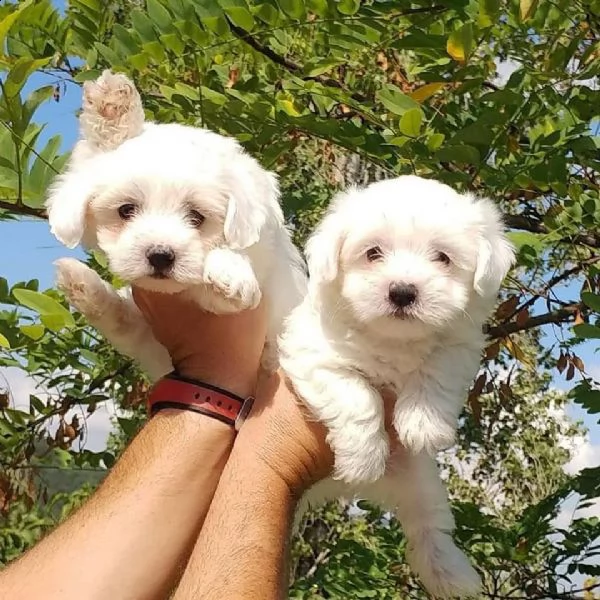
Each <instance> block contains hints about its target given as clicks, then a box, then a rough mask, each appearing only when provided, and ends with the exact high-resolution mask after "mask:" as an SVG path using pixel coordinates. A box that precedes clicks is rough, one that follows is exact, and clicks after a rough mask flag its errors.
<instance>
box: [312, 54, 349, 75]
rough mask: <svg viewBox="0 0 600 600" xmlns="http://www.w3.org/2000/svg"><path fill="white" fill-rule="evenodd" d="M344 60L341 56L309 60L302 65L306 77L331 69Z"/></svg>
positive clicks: (341, 63) (343, 62)
mask: <svg viewBox="0 0 600 600" xmlns="http://www.w3.org/2000/svg"><path fill="white" fill-rule="evenodd" d="M345 62H346V61H345V60H343V59H341V58H325V59H316V60H313V61H309V62H307V63H306V64H305V65H304V72H305V73H306V75H307V76H308V77H316V76H317V75H322V74H323V73H327V72H328V71H331V69H333V68H335V67H338V66H339V65H343V64H345Z"/></svg>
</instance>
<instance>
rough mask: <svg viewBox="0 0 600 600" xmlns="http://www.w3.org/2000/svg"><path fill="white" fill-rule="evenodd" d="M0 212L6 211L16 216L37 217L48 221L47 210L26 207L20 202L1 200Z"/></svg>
mask: <svg viewBox="0 0 600 600" xmlns="http://www.w3.org/2000/svg"><path fill="white" fill-rule="evenodd" d="M0 210H6V211H8V212H10V213H13V214H16V215H22V216H27V217H37V218H38V219H46V218H47V217H48V215H47V214H46V211H45V209H43V208H33V207H31V206H26V205H25V204H23V203H22V202H20V201H19V202H10V201H9V200H0Z"/></svg>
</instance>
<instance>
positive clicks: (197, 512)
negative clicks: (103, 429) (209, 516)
mask: <svg viewBox="0 0 600 600" xmlns="http://www.w3.org/2000/svg"><path fill="white" fill-rule="evenodd" d="M232 439H233V433H232V432H231V429H230V428H229V427H228V426H226V425H224V424H222V423H220V422H218V421H216V420H213V419H209V418H206V417H204V416H201V415H197V414H193V413H189V412H172V413H171V412H166V411H165V412H163V413H159V414H158V415H157V416H156V417H154V418H153V419H152V420H151V421H150V422H149V423H148V425H147V426H146V427H145V428H144V429H143V430H142V432H140V434H139V435H138V436H137V438H136V439H135V440H134V441H133V442H132V443H131V445H130V447H129V448H128V449H127V451H126V452H125V454H124V455H123V457H122V458H121V460H120V461H119V462H118V463H117V465H116V466H115V468H114V470H113V471H112V472H111V474H110V475H109V476H108V477H107V479H106V481H105V482H104V483H103V485H102V486H101V487H100V489H99V490H98V492H97V493H96V494H95V495H94V497H93V498H92V499H91V500H90V501H89V502H88V503H86V504H85V505H84V506H83V507H82V508H81V509H80V510H79V511H78V512H77V513H76V514H75V515H74V516H73V517H71V518H70V519H69V520H68V521H66V522H65V523H64V524H63V525H61V526H60V527H59V528H58V529H57V530H55V531H54V532H53V533H52V534H50V535H49V536H48V537H47V538H46V539H45V540H44V541H43V542H42V543H40V544H39V545H38V546H36V547H35V548H34V549H33V550H31V551H30V552H29V553H28V554H26V555H25V556H24V557H23V558H22V559H21V560H19V561H17V562H16V563H14V564H13V565H11V566H9V567H8V568H7V569H6V570H5V571H4V572H3V573H2V574H0V587H1V588H2V590H3V594H5V595H6V596H7V597H8V596H10V597H11V598H13V599H14V600H30V599H31V598H38V597H39V598H41V597H43V598H45V599H46V600H54V599H55V598H56V599H58V598H60V599H61V600H70V599H71V598H73V600H75V599H76V600H79V599H80V598H81V594H82V590H85V595H86V598H87V599H89V600H93V599H95V598H98V599H102V600H105V599H106V598H111V600H121V599H129V598H131V599H134V598H135V599H137V598H148V599H150V598H157V599H159V598H161V599H162V598H164V597H165V595H166V593H167V591H168V590H169V589H171V588H172V587H173V586H174V583H175V581H176V578H177V576H178V575H179V571H180V569H182V568H183V566H184V565H185V561H186V559H187V556H188V553H189V551H190V549H191V546H192V545H193V543H194V540H195V538H196V536H197V534H198V531H199V529H200V527H201V525H202V522H203V520H204V517H205V515H206V513H207V511H208V507H209V505H210V501H211V499H212V495H213V493H214V490H215V488H216V485H217V482H218V479H219V476H220V474H221V471H222V469H223V465H224V464H225V461H226V460H227V457H228V455H229V452H230V448H231V443H232ZM32 573H35V577H32Z"/></svg>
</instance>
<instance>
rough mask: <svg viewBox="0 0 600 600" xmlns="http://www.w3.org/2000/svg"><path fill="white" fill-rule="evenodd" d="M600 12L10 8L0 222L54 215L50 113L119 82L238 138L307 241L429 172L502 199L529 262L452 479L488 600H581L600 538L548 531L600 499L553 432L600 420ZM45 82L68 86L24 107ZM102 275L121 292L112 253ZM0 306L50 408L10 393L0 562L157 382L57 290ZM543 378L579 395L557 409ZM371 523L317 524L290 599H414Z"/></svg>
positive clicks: (2, 41)
mask: <svg viewBox="0 0 600 600" xmlns="http://www.w3.org/2000/svg"><path fill="white" fill-rule="evenodd" d="M599 15H600V2H598V0H590V1H588V0H577V1H576V2H566V0H553V2H535V1H534V2H532V1H531V0H438V1H437V2H433V1H431V0H417V1H415V2H406V1H404V0H398V1H395V2H391V1H389V0H363V1H361V0H308V1H306V2H303V1H301V0H252V1H249V0H146V1H143V0H139V1H135V2H125V1H122V2H116V1H115V2H104V1H103V0H71V1H70V2H69V3H68V10H67V11H66V14H65V15H61V14H60V13H59V11H58V10H57V9H56V8H54V7H53V5H52V3H51V2H50V0H38V1H35V2H34V1H32V0H25V1H23V2H18V3H4V5H3V6H1V7H0V71H1V76H0V92H1V94H0V125H2V127H0V218H5V219H6V218H15V217H18V216H24V215H25V216H35V217H40V218H43V217H44V211H43V201H44V195H45V190H46V188H47V186H48V184H49V182H50V181H51V179H52V177H53V176H54V174H55V173H56V172H57V171H60V169H61V168H62V166H63V164H64V162H65V160H66V156H62V155H60V153H59V148H60V143H59V140H58V139H57V138H53V139H50V140H46V141H44V142H43V143H42V142H41V141H40V140H42V139H44V138H43V136H42V132H43V124H40V123H38V122H37V121H36V120H35V113H36V109H37V108H38V107H39V106H40V105H41V104H42V103H43V102H47V101H50V99H51V98H53V97H54V99H55V100H57V101H60V98H61V90H62V89H63V86H64V85H65V84H64V82H65V81H69V82H76V83H81V82H82V81H84V80H86V79H90V78H94V77H96V76H97V75H98V74H99V72H100V70H101V69H103V68H105V67H107V66H110V67H111V68H113V69H116V70H122V71H124V72H127V73H128V74H129V75H131V76H132V77H133V78H134V79H135V81H136V83H137V85H138V86H139V88H140V90H141V91H142V95H143V98H144V102H145V106H146V109H147V113H148V116H149V117H150V118H153V119H155V120H157V121H176V122H184V123H188V124H194V125H198V126H206V127H210V128H212V129H215V130H217V131H220V132H224V133H227V134H230V135H233V136H236V137H237V138H238V139H239V140H240V141H241V142H242V143H243V144H244V145H245V146H246V147H247V149H248V150H249V151H250V152H251V153H253V154H254V155H256V156H257V157H258V158H260V160H261V162H262V163H263V164H264V165H265V166H268V167H270V168H272V169H273V170H275V171H277V172H278V174H279V175H280V178H281V182H282V190H283V202H284V208H285V211H286V214H287V216H288V218H289V220H290V223H291V224H292V225H293V226H294V228H295V233H296V239H297V241H298V242H299V243H302V241H303V239H304V238H305V236H306V235H307V233H308V232H309V231H310V230H311V228H312V227H313V225H314V223H315V221H316V220H317V219H318V217H319V215H320V213H321V211H322V209H323V208H324V207H325V206H326V204H327V201H328V200H329V198H330V197H331V195H332V193H333V192H334V191H335V190H336V189H338V188H339V187H341V186H343V185H346V184H347V183H353V182H359V183H360V182H364V181H368V180H371V179H374V178H379V177H384V176H393V175H396V174H401V173H412V172H415V173H418V174H420V175H426V176H432V177H436V178H438V179H441V180H443V181H445V182H447V183H450V184H452V185H454V186H456V187H457V188H459V189H462V190H471V191H473V192H476V193H481V194H486V195H489V196H492V197H494V198H495V199H496V200H497V201H498V202H499V204H500V206H501V208H502V210H503V212H504V214H505V218H506V223H507V225H508V226H509V228H510V229H511V236H512V239H513V241H514V242H515V244H516V246H517V248H518V256H519V264H518V267H517V268H516V269H515V270H514V272H513V274H512V275H511V276H510V277H509V278H508V279H507V281H506V282H505V287H504V289H503V292H502V302H501V304H500V305H499V306H498V308H497V310H496V313H495V315H494V317H493V319H492V320H491V322H490V323H489V327H488V334H489V337H490V344H489V346H488V348H487V350H486V356H485V361H484V362H483V365H482V371H481V374H480V377H479V378H478V380H477V381H476V382H475V384H474V386H473V389H472V390H471V392H470V394H469V398H468V404H467V408H466V411H465V414H464V417H463V422H462V426H461V437H460V442H459V444H458V445H457V447H456V448H455V449H454V453H453V454H451V455H448V456H446V457H443V464H444V470H445V472H446V474H447V476H448V479H449V482H450V485H451V488H452V490H453V494H454V497H455V499H456V514H457V523H458V531H457V537H458V540H459V542H460V543H461V544H462V545H463V546H464V547H465V548H466V549H467V550H468V551H470V552H471V553H472V555H473V557H474V559H475V561H476V564H477V565H478V566H479V567H480V569H481V571H482V573H483V574H484V576H485V581H486V591H487V593H488V594H490V595H492V597H495V598H509V597H510V598H530V599H535V598H563V597H567V596H565V595H564V594H565V590H568V589H569V586H570V585H571V584H570V583H569V581H570V580H566V579H565V578H564V577H563V575H565V574H566V575H569V576H571V577H572V576H574V575H577V574H579V575H581V576H586V577H587V576H590V577H593V576H595V575H598V572H597V571H598V570H599V568H598V567H597V564H598V563H597V561H596V562H595V563H594V556H595V555H596V554H597V547H595V546H594V543H595V540H596V538H597V537H598V535H599V529H600V525H599V523H598V521H597V520H594V519H577V520H574V521H573V522H572V523H571V524H570V525H569V526H568V528H567V529H564V530H562V531H561V530H559V529H557V527H556V522H555V521H553V519H554V517H555V516H556V514H557V512H558V511H559V509H560V506H561V503H562V502H563V501H564V499H565V498H567V497H569V496H570V495H572V494H573V493H578V494H580V495H581V496H582V497H583V498H586V497H587V498H590V499H591V498H595V497H597V496H599V495H600V468H596V469H588V470H586V471H584V472H583V473H581V474H580V475H578V476H576V477H572V478H569V477H567V476H566V475H564V473H563V466H564V464H565V463H566V462H567V461H568V459H569V448H568V445H567V446H565V447H561V445H560V442H561V440H564V439H569V438H570V437H572V436H573V435H575V434H577V431H576V428H572V427H570V426H567V425H565V424H564V422H563V421H561V417H560V414H561V411H562V409H563V407H564V406H565V403H566V402H567V401H573V402H575V403H577V404H578V405H580V406H581V407H582V408H584V409H585V410H586V411H588V412H589V413H590V414H591V415H596V414H598V411H599V409H598V406H600V391H599V390H598V388H597V386H596V385H595V384H594V382H593V381H592V380H591V379H590V377H589V376H588V375H587V374H586V369H585V365H584V363H583V361H582V359H581V357H580V356H579V354H581V350H580V349H581V348H585V347H586V346H585V345H586V344H587V345H588V346H589V345H590V344H594V343H596V344H597V341H595V340H597V339H599V338H600V319H599V314H600V271H599V269H598V264H599V262H598V248H600V235H599V234H598V230H597V223H598V221H599V220H600V194H599V171H600V168H599V167H600V161H599V153H598V148H599V145H600V144H599V137H598V135H597V133H598V132H597V129H598V123H599V118H600V115H599V107H600V91H598V89H597V84H598V77H599V75H600V40H599V37H600V16H599ZM498 71H502V72H504V73H506V72H507V71H508V72H509V73H508V75H507V76H505V77H504V78H502V79H498V77H497V73H498ZM40 72H43V73H45V74H47V75H49V76H50V77H52V78H53V79H52V80H53V81H54V82H55V83H54V85H51V86H47V87H43V88H41V89H38V90H35V91H34V92H32V93H30V94H28V95H27V94H25V92H24V91H23V90H24V88H25V85H26V84H27V82H30V81H33V80H34V79H33V78H34V77H35V76H36V74H37V73H40ZM72 84H73V83H70V85H72ZM399 201H418V199H406V200H404V199H399ZM89 260H90V263H91V264H92V265H94V267H95V268H97V269H98V270H99V271H100V272H101V273H103V274H104V275H105V276H106V277H108V274H107V273H106V271H105V265H103V264H102V257H101V256H100V255H98V254H96V255H94V256H90V259H89ZM0 304H2V311H0V365H3V366H11V365H12V366H14V365H19V366H21V367H22V368H24V369H25V370H26V371H27V372H28V373H29V374H30V375H31V376H32V377H35V378H36V380H37V381H38V382H39V384H40V387H45V388H47V390H48V395H47V397H46V398H45V399H42V398H41V397H38V396H31V398H30V408H29V410H26V411H24V410H17V409H15V408H14V406H13V405H12V404H11V402H10V400H11V398H10V396H9V394H8V393H5V394H3V395H0V408H2V413H1V415H0V445H1V446H2V454H1V459H0V460H1V461H2V465H3V471H2V473H1V474H0V511H1V514H2V516H1V517H0V519H2V521H0V522H2V523H3V528H2V533H1V534H0V562H6V561H7V560H9V559H11V558H13V557H14V556H16V555H17V554H18V553H19V552H21V551H22V550H23V549H24V548H25V547H27V545H29V544H31V543H32V542H33V541H34V539H35V538H36V537H37V536H38V535H39V534H40V533H41V532H42V531H43V530H45V529H46V528H47V527H48V526H49V525H50V524H51V523H53V522H54V520H53V519H55V518H56V513H55V512H54V511H55V510H56V509H55V508H53V507H54V505H53V504H52V502H59V499H58V496H56V493H55V491H56V490H53V489H52V486H47V485H46V484H44V483H40V481H39V480H38V477H39V474H40V473H44V472H45V470H53V469H55V467H58V469H55V470H62V469H69V470H70V469H80V470H81V469H92V470H95V469H100V473H99V476H101V475H102V474H103V473H104V470H105V469H106V468H109V467H110V466H111V464H112V463H113V462H114V460H115V456H116V454H117V453H118V450H119V449H120V448H121V447H122V444H123V439H124V438H127V437H129V436H130V435H132V434H133V432H134V431H135V429H136V427H137V426H138V423H139V418H138V416H136V414H133V415H132V414H130V413H126V414H125V415H124V416H121V417H120V418H119V423H118V425H120V426H121V427H122V429H123V430H124V434H123V435H121V436H118V439H115V440H114V443H112V444H111V445H110V449H109V450H107V451H106V452H104V453H100V454H97V453H92V452H89V451H88V450H86V449H85V440H84V439H82V438H81V436H82V432H84V417H85V415H86V414H89V413H90V412H93V411H94V410H95V409H96V407H97V406H98V405H99V404H101V403H106V402H116V404H117V406H125V408H127V409H129V408H130V407H131V406H133V405H135V404H136V402H137V401H139V400H140V399H142V398H143V396H144V392H145V382H144V379H143V377H142V376H141V375H140V374H139V373H137V372H135V370H132V368H131V365H130V363H129V362H124V360H123V359H122V358H121V357H119V356H118V355H117V354H116V353H115V352H114V351H113V350H112V349H111V348H110V347H109V346H108V345H107V344H106V343H105V341H104V340H102V339H100V338H99V337H98V334H97V333H95V332H94V331H93V330H91V329H90V328H89V327H87V326H86V325H85V323H84V322H83V321H82V319H81V317H80V316H79V315H71V314H70V313H69V311H68V310H67V307H66V304H65V302H64V300H63V299H62V298H61V297H60V295H59V294H58V293H57V292H56V291H54V290H46V291H43V292H42V291H40V290H39V289H38V285H37V283H36V282H35V281H32V282H23V283H18V282H16V283H11V284H10V285H9V283H8V282H6V281H5V280H2V279H0ZM507 374H508V375H507ZM552 377H564V379H565V380H566V381H572V382H573V383H572V384H571V385H572V388H571V390H570V391H569V393H568V396H567V397H565V395H564V394H560V393H558V392H556V391H552V390H551V389H550V381H551V378H552ZM138 412H139V411H138ZM57 461H58V462H57ZM465 465H466V466H465ZM47 467H52V469H46V468H47ZM459 467H460V468H462V469H464V468H468V470H469V473H468V475H469V478H468V480H465V479H464V478H462V477H459ZM49 487H50V491H48V488H49ZM45 490H46V492H45ZM45 493H46V494H47V495H48V497H47V498H46V497H45ZM67 505H68V503H67ZM366 508H367V512H366V513H365V514H363V515H362V516H360V517H355V516H349V515H348V509H347V507H345V508H340V507H338V506H337V505H332V506H329V507H326V508H325V509H323V510H322V511H320V512H318V513H314V514H311V515H310V517H309V521H308V522H307V524H306V525H305V526H304V529H303V535H302V536H301V538H300V539H299V540H298V542H297V544H296V546H295V558H296V560H295V568H294V585H293V588H292V592H291V593H292V596H293V597H297V598H322V597H329V598H349V597H351V598H361V597H371V598H400V597H402V598H405V597H411V598H413V597H414V598H421V597H424V593H423V592H422V591H421V589H420V587H419V586H418V583H417V582H416V581H415V580H414V579H412V577H411V576H410V574H409V572H408V571H407V569H406V567H405V565H404V563H403V538H402V534H401V531H400V529H399V527H398V525H397V524H396V523H395V522H394V521H393V520H392V521H390V520H389V519H387V518H386V516H385V515H381V514H379V512H378V511H377V510H376V509H373V508H369V507H366ZM580 579H581V577H580V578H579V579H572V581H573V582H575V581H580ZM573 585H574V586H575V587H576V588H577V587H579V588H581V586H582V585H583V584H573ZM590 585H591V586H593V585H595V584H594V583H591V584H590ZM586 593H587V594H588V596H587V597H590V598H591V597H592V596H593V594H594V590H593V589H590V590H589V591H588V592H586ZM568 597H581V593H579V592H573V594H572V595H570V596H568Z"/></svg>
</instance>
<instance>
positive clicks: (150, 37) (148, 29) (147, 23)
mask: <svg viewBox="0 0 600 600" xmlns="http://www.w3.org/2000/svg"><path fill="white" fill-rule="evenodd" d="M130 18H131V22H132V23H133V26H134V27H135V30H136V31H137V33H138V34H139V36H140V38H141V39H142V42H154V41H156V39H157V35H156V31H155V30H154V25H153V23H152V21H151V20H150V19H149V18H148V15H147V14H146V13H145V12H144V11H142V10H140V9H139V8H134V9H133V10H132V11H131V14H130Z"/></svg>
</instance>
